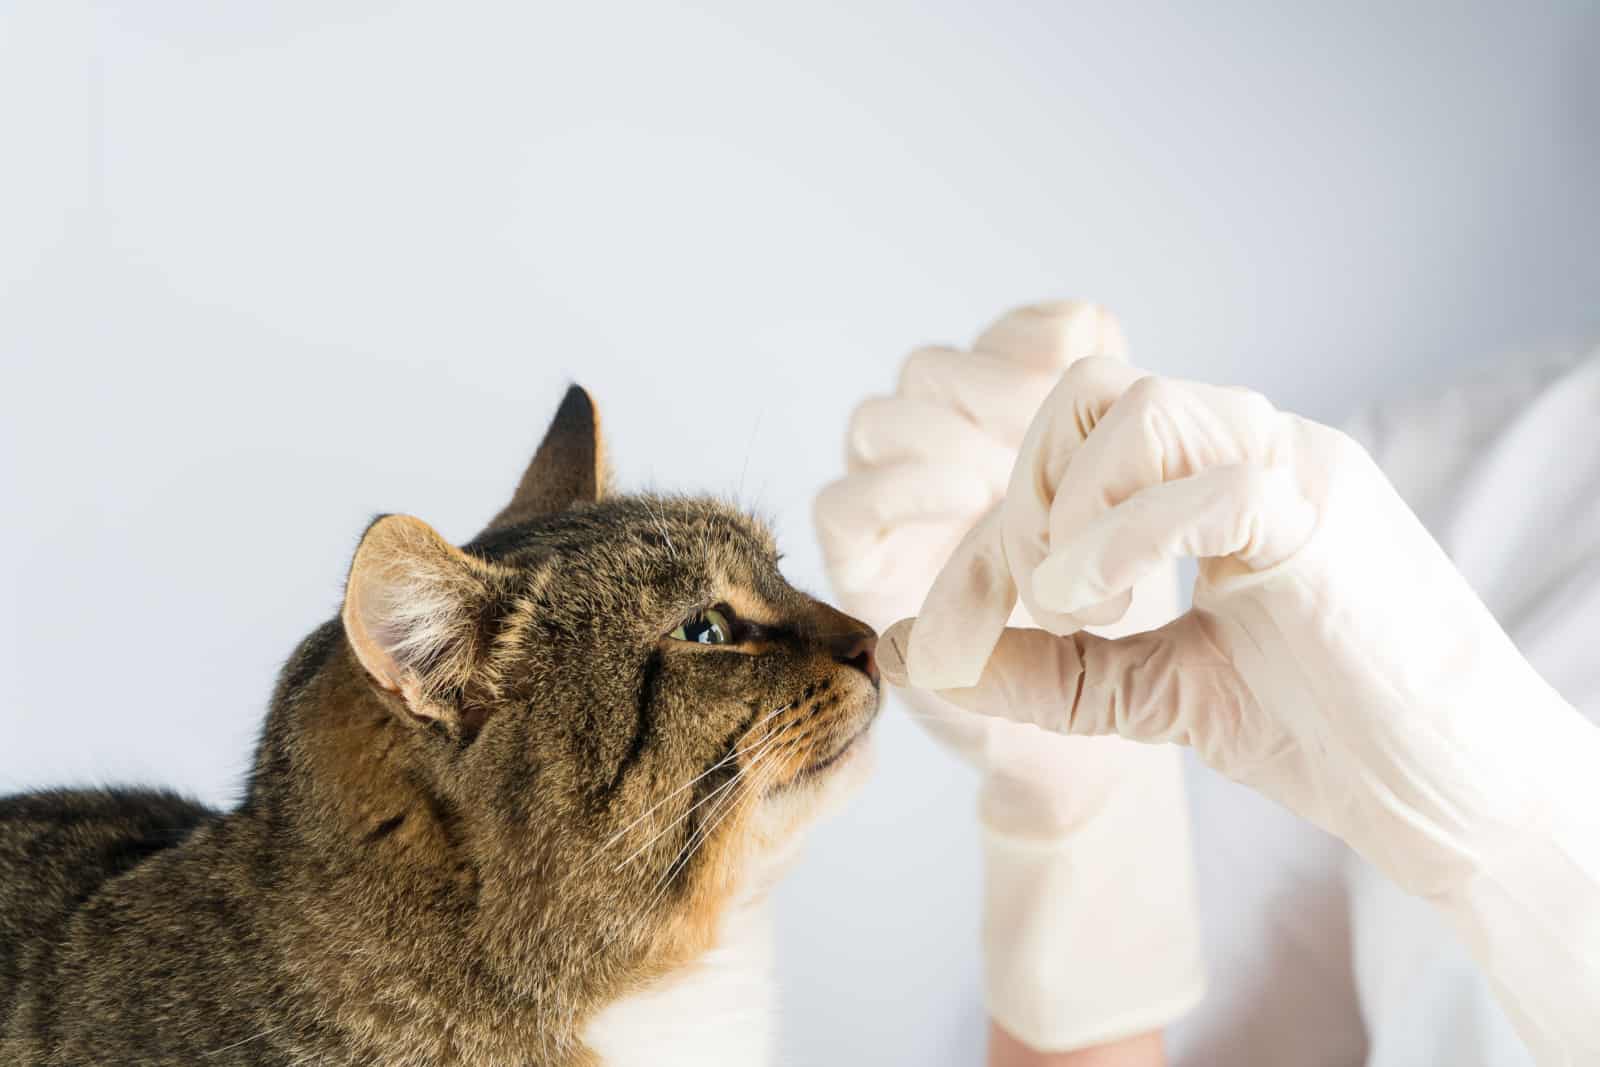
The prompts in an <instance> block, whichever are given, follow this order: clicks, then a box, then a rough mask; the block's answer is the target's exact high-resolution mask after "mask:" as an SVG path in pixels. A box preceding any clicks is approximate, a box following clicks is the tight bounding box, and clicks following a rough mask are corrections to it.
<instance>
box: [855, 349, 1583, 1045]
mask: <svg viewBox="0 0 1600 1067" xmlns="http://www.w3.org/2000/svg"><path fill="white" fill-rule="evenodd" d="M1572 445H1573V447H1582V448H1593V447H1595V442H1594V441H1592V440H1589V441H1579V440H1574V441H1573V442H1572ZM1528 494H1529V506H1530V507H1537V501H1538V486H1537V485H1530V486H1529V487H1528ZM1184 556H1192V557H1197V558H1199V559H1200V561H1201V562H1200V570H1199V579H1198V581H1197V582H1196V586H1195V596H1194V604H1195V606H1194V609H1193V610H1192V611H1191V612H1190V613H1189V614H1187V615H1185V616H1184V617H1183V618H1181V619H1179V620H1177V621H1176V622H1173V623H1171V624H1170V625H1168V626H1166V627H1164V628H1162V629H1161V630H1159V631H1156V632H1154V633H1150V634H1144V635H1139V636H1135V637H1131V638H1125V639H1122V640H1115V641H1107V640H1102V639H1098V638H1095V637H1093V636H1090V635H1087V634H1084V633H1078V632H1075V631H1076V630H1077V628H1078V626H1079V624H1080V623H1081V622H1083V621H1099V622H1103V621H1105V620H1107V619H1111V618H1115V617H1116V615H1117V613H1118V612H1119V611H1120V610H1121V608H1122V606H1123V605H1124V604H1125V603H1126V590H1128V589H1129V588H1130V587H1131V586H1132V585H1133V584H1134V583H1135V582H1136V581H1137V580H1138V578H1139V577H1140V576H1141V575H1143V574H1145V573H1148V572H1149V570H1150V569H1152V568H1154V567H1159V566H1165V565H1167V564H1168V563H1169V562H1170V561H1171V560H1174V559H1176V558H1179V557H1184ZM1019 586H1020V588H1021V591H1022V595H1023V599H1024V600H1025V601H1028V600H1031V601H1032V603H1033V604H1034V605H1036V606H1037V611H1036V613H1035V617H1036V618H1038V619H1039V620H1040V621H1041V623H1042V624H1043V625H1045V626H1046V627H1048V630H1018V629H1012V630H1004V632H1002V631H1003V628H1004V626H1005V621H1006V618H1007V617H1008V616H1009V615H1010V614H1011V610H1012V604H1013V602H1014V600H1015V599H1016V595H1017V589H1018V587H1019ZM1050 631H1053V632H1050ZM1057 635H1065V636H1057ZM907 649H908V651H904V650H907ZM907 661H908V662H909V678H910V680H911V681H912V682H913V683H915V684H916V685H918V686H923V687H927V688H931V689H937V690H942V691H945V692H944V695H945V696H946V697H948V698H950V699H952V700H954V701H957V702H959V703H960V704H962V705H963V706H965V707H970V708H975V709H979V710H983V711H985V712H989V713H992V714H996V715H1002V716H1005V717H1007V718H1013V719H1018V720H1022V721H1027V722H1033V723H1036V724H1038V725H1040V726H1042V727H1044V728H1046V729H1048V730H1051V731H1058V732H1065V733H1073V734H1119V735H1121V736H1123V737H1127V738H1133V739H1136V740H1141V741H1153V742H1160V741H1177V742H1181V743H1183V744H1188V745H1192V746H1193V747H1194V748H1195V750H1196V751H1197V752H1198V754H1199V755H1200V756H1201V758H1202V759H1204V760H1205V761H1206V762H1207V763H1209V764H1210V765H1211V766H1212V767H1214V768H1216V769H1217V770H1219V771H1221V772H1222V773H1223V774H1226V775H1228V776H1229V777H1231V778H1234V779H1236V780H1238V781H1240V782H1243V783H1245V784H1247V785H1250V786H1253V787H1254V788H1256V789H1258V790H1260V791H1261V792H1263V793H1266V794H1267V795H1269V796H1271V797H1273V798H1275V799H1277V800H1278V801H1280V802H1281V803H1283V804H1285V805H1287V806H1288V807H1289V808H1291V809H1292V810H1294V811H1296V812H1298V813H1300V814H1301V815H1303V816H1305V817H1306V818H1308V819H1310V820H1312V821H1313V822H1315V823H1317V824H1318V825H1320V826H1322V827H1323V828H1325V829H1327V830H1329V831H1331V832H1332V833H1334V834H1336V835H1338V836H1340V837H1342V838H1344V839H1345V840H1346V841H1347V842H1349V843H1350V844H1351V845H1352V846H1353V847H1354V848H1355V849H1356V850H1357V851H1359V852H1360V853H1361V854H1362V855H1363V856H1364V857H1365V858H1366V859H1368V860H1369V861H1371V862H1372V863H1373V864H1374V865H1376V866H1377V867H1378V868H1379V869H1381V870H1382V871H1384V872H1385V873H1386V874H1388V875H1389V876H1390V877H1391V878H1393V879H1394V880H1395V881H1396V882H1398V883H1399V884H1400V885H1401V886H1402V887H1403V888H1405V889H1406V890H1408V891H1409V892H1412V893H1414V894H1417V895H1419V896H1422V897H1425V898H1426V899H1428V900H1429V901H1431V902H1432V903H1433V904H1434V905H1435V906H1436V907H1437V908H1439V909H1440V910H1441V912H1442V913H1443V914H1444V915H1445V916H1446V918H1447V919H1448V921H1450V922H1451V923H1452V924H1453V925H1454V926H1455V927H1456V929H1457V930H1458V932H1459V933H1460V935H1461V936H1462V938H1463V940H1464V941H1465V942H1466V944H1467V945H1468V947H1469V949H1470V950H1471V951H1472V953H1473V955H1474V957H1475V958H1476V959H1477V961H1478V963H1479V965H1480V966H1482V967H1483V968H1484V969H1485V971H1486V973H1487V974H1488V975H1489V976H1490V977H1491V980H1492V981H1493V982H1494V983H1495V985H1496V988H1497V992H1498V993H1499V995H1500V996H1501V997H1502V999H1503V1001H1504V1003H1505V1004H1506V1006H1507V1008H1508V1011H1509V1012H1510V1013H1511V1015H1512V1016H1513V1018H1514V1019H1515V1021H1516V1023H1517V1027H1518V1030H1519V1032H1520V1033H1521V1034H1522V1036H1523V1039H1524V1040H1525V1041H1527V1042H1528V1044H1529V1046H1530V1048H1531V1049H1532V1051H1533V1052H1534V1054H1535V1055H1536V1056H1537V1057H1538V1058H1539V1061H1540V1062H1541V1063H1543V1064H1548V1065H1557V1064H1560V1065H1567V1064H1594V1063H1600V1007H1597V1006H1600V785H1597V782H1600V730H1596V729H1595V728H1594V727H1593V726H1591V725H1590V724H1589V723H1588V722H1587V721H1586V720H1584V719H1583V718H1582V717H1581V716H1580V715H1579V714H1578V713H1577V712H1576V711H1575V710H1574V709H1573V708H1571V707H1570V706H1569V705H1568V704H1566V703H1565V702H1564V701H1563V700H1562V699H1561V697H1560V696H1559V695H1557V694H1556V692H1555V691H1554V690H1552V689H1551V688H1550V687H1549V686H1548V685H1546V684H1545V682H1544V681H1543V679H1541V678H1540V677H1539V676H1538V675H1537V674H1536V673H1534V671H1533V670H1532V668H1531V667H1529V666H1528V664H1527V663H1526V661H1525V660H1524V659H1523V658H1522V656H1521V655H1520V654H1518V652H1517V650H1516V648H1515V647H1514V646H1513V645H1512V644H1511V642H1510V640H1509V639H1508V638H1507V637H1506V636H1505V634H1504V633H1503V632H1502V631H1501V629H1500V627H1499V626H1498V625H1497V624H1496V623H1495V621H1494V619H1493V618H1492V617H1491V616H1490V614H1489V612H1488V611H1487V609H1485V608H1484V606H1483V605H1482V604H1481V603H1480V602H1479V600H1478V598H1477V597H1476V596H1475V595H1474V594H1473V592H1472V590H1471V589H1470V588H1468V586H1467V584H1466V582H1465V581H1464V580H1463V579H1462V578H1461V576H1460V575H1459V574H1458V573H1457V572H1456V570H1455V568H1454V567H1453V566H1452V565H1451V564H1450V562H1449V560H1448V559H1447V558H1446V556H1445V555H1444V553H1443V552H1442V551H1441V550H1440V549H1439V547H1438V546H1437V545H1436V544H1435V543H1434V541H1433V539H1432V538H1431V537H1429V535H1428V534H1427V532H1426V531H1425V530H1424V529H1423V527H1422V525H1421V524H1420V523H1419V522H1418V521H1417V519H1416V518H1415V517H1414V516H1413V515H1412V514H1411V512H1410V511H1409V510H1408V509H1407V508H1406V506H1405V505H1404V504H1403V503H1402V502H1401V500H1400V498H1399V497H1398V496H1397V495H1396V493H1395V491H1394V490H1393V488H1392V487H1391V486H1390V485H1389V483H1388V481H1387V480H1386V479H1385V478H1384V476H1383V475H1382V474H1381V473H1380V471H1379V470H1378V468H1377V467H1376V466H1375V465H1374V464H1373V462H1372V461H1371V460H1370V459H1369V458H1368V456H1367V454H1366V453H1365V452H1363V451H1362V450H1361V448H1360V447H1359V446H1357V445H1356V444H1355V443H1354V442H1353V441H1351V440H1350V439H1349V438H1347V437H1345V436H1344V435H1343V434H1340V433H1338V432H1337V431H1334V430H1331V429H1329V428H1327V427H1325V426H1321V425H1318V424H1316V423H1313V422H1309V421H1307V420H1304V419H1301V418H1298V417H1296V416H1293V415H1289V414H1285V413H1282V412H1279V411H1276V410H1274V409H1273V407H1272V406H1271V405H1270V404H1268V403H1267V401H1266V400H1264V399H1263V398H1261V397H1259V396H1256V395H1254V394H1252V393H1249V392H1246V391H1243V390H1236V389H1224V388H1217V387H1213V386H1206V385H1195V384H1188V383H1181V382H1174V381H1171V380H1166V379H1157V378H1141V377H1140V374H1139V372H1137V371H1135V370H1132V369H1131V368H1129V367H1127V366H1126V365H1125V364H1122V363H1118V362H1114V361H1109V360H1094V361H1084V362H1081V363H1079V364H1076V365H1075V366H1074V367H1073V368H1072V369H1071V370H1069V371H1068V372H1067V374H1066V375H1065V376H1064V377H1063V379H1062V381H1061V383H1060V384H1059V385H1058V386H1057V388H1056V389H1055V390H1054V391H1053V392H1052V394H1051V397H1050V399H1049V400H1047V401H1046V403H1045V406H1044V408H1043V409H1042V410H1041V411H1040V412H1039V414H1038V416H1037V418H1036V419H1035V420H1034V423H1033V425H1032V426H1031V427H1030V428H1029V431H1028V436H1027V439H1026V440H1025V442H1024V444H1023V447H1022V453H1021V457H1020V459H1019V462H1018V465H1017V469H1016V472H1015V474H1014V476H1013V478H1012V480H1011V484H1010V486H1009V488H1008V491H1007V500H1006V505H1005V507H1004V509H1003V511H1002V512H1000V513H997V514H996V515H995V516H994V517H993V518H992V519H990V520H989V521H987V522H986V523H985V524H984V525H983V526H982V527H980V528H978V529H976V530H974V531H973V533H972V535H970V536H969V537H968V538H967V539H966V541H964V542H963V545H962V547H961V548H960V549H959V550H958V551H957V553H956V555H955V556H954V557H953V558H952V559H951V561H950V563H949V565H948V566H947V567H946V569H945V570H944V571H943V572H942V573H941V575H940V577H939V580H938V581H937V582H936V583H935V585H934V588H933V589H932V590H931V592H930V593H929V596H928V598H927V601H926V603H925V604H924V606H923V610H922V615H921V617H920V618H919V619H918V620H916V621H915V624H914V626H913V625H912V624H911V622H910V621H909V620H908V621H907V622H906V623H902V624H899V625H897V626H896V627H894V628H892V629H891V630H890V631H889V633H888V634H886V635H885V640H884V641H883V642H882V643H880V665H881V667H882V669H883V672H884V676H885V677H886V678H888V679H890V680H891V681H896V682H904V681H905V680H906V679H907V674H908V671H907Z"/></svg>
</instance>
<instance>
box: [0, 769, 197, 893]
mask: <svg viewBox="0 0 1600 1067" xmlns="http://www.w3.org/2000/svg"><path fill="white" fill-rule="evenodd" d="M217 817H218V814H217V812H215V811H213V810H212V809H210V808H208V807H206V806H205V805H203V804H200V803H198V802H196V801H193V800H189V799H187V798H185V797H182V796H179V795H178V794H176V793H172V792H168V791H166V790H155V789H45V790H40V791H38V792H33V793H19V794H16V795H14V796H8V797H0V902H5V903H16V902H17V901H18V900H19V899H21V898H25V897H36V896H38V895H45V896H54V895H60V894H63V893H71V892H76V893H79V894H81V893H82V892H83V891H84V890H85V889H87V888H89V887H90V886H92V885H93V884H96V883H99V882H103V881H105V880H106V879H107V878H111V877H115V876H116V875H117V874H120V873H122V872H123V871H125V870H127V869H129V868H130V867H133V866H134V865H136V864H137V863H138V862H139V861H140V860H142V859H144V858H146V857H147V856H149V855H150V854H151V853H154V852H159V851H162V850H164V849H167V848H171V847H173V846H174V845H177V844H179V843H181V842H182V841H183V840H184V839H185V838H186V837H188V836H189V834H191V833H192V832H193V831H194V830H195V829H196V828H197V827H199V826H201V825H203V824H205V823H207V822H209V821H211V820H213V819H216V818H217ZM8 910H9V909H8Z"/></svg>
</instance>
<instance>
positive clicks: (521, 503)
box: [484, 385, 606, 533]
mask: <svg viewBox="0 0 1600 1067" xmlns="http://www.w3.org/2000/svg"><path fill="white" fill-rule="evenodd" d="M605 463H606V459H605V443H604V441H603V440H602V439H601V436H600V412H599V409H598V408H596V407H595V403H594V398H593V397H591V396H590V395H589V393H588V390H586V389H584V388H583V387H582V386H578V385H574V386H573V387H572V388H570V389H568V390H567V395H566V396H564V397H562V399H561V406H560V407H559V408H557V409H556V414H555V418H553V419H551V420H550V428H549V429H548V430H546V431H545V434H544V440H543V441H542V442H540V444H539V450H538V451H537V452H535V453H534V456H533V461H532V462H531V463H529V464H528V469H527V470H526V471H524V472H523V474H522V481H520V482H519V483H517V491H516V493H515V494H514V495H513V496H512V498H511V503H509V504H507V505H506V506H505V508H504V509H503V510H501V512H500V514H498V515H496V516H495V517H494V519H493V520H492V521H491V522H490V523H489V525H488V527H487V528H486V529H485V531H484V532H485V533H487V532H488V531H489V530H495V529H499V528H500V527H502V526H511V525H514V524H515V523H519V522H526V521H527V520H529V519H534V518H538V517H539V516H541V515H549V514H552V513H554V512H557V511H564V510H566V509H567V508H570V507H572V506H573V505H574V504H592V503H594V502H595V501H596V500H599V499H600V497H601V496H603V495H604V493H605V483H606V466H605Z"/></svg>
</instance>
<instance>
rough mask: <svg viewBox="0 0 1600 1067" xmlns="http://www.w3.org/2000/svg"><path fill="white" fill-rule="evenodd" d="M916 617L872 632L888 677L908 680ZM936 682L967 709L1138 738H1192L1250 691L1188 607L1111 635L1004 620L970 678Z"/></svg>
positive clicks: (1055, 728)
mask: <svg viewBox="0 0 1600 1067" xmlns="http://www.w3.org/2000/svg"><path fill="white" fill-rule="evenodd" d="M915 625H916V620H915V619H902V620H901V621H900V622H897V623H895V624H894V625H893V626H891V627H889V629H888V630H886V631H884V635H883V638H882V640H880V641H879V642H878V665H879V669H880V670H881V671H882V672H883V677H884V678H885V679H886V680H888V681H889V682H890V683H892V684H894V685H900V686H905V685H914V682H913V681H912V680H911V679H910V678H909V677H908V672H907V669H906V660H907V656H906V653H907V651H908V650H909V648H910V643H911V641H912V640H913V639H914V633H915V629H914V628H915ZM936 692H937V693H938V695H939V696H941V697H943V698H944V699H945V700H948V701H949V702H951V703H952V704H955V705H957V706H959V707H962V708H965V709H967V710H968V711H975V712H978V713H980V714H983V715H990V716H993V717H995V718H1000V719H1009V720H1011V721H1013V722H1026V723H1032V724H1033V725H1035V726H1038V727H1040V728H1042V729H1045V730H1050V731H1052V732H1055V733H1062V734H1076V735H1101V734H1116V735H1119V736H1121V737H1125V738H1128V739H1129V740H1133V741H1142V742H1145V743H1147V744H1160V743H1163V742H1175V743H1178V744H1196V743H1200V742H1202V740H1203V738H1202V737H1200V736H1197V735H1198V734H1203V733H1205V732H1206V719H1207V718H1208V717H1218V718H1220V719H1223V720H1226V719H1228V718H1230V717H1233V718H1235V719H1236V715H1235V714H1234V713H1235V710H1236V708H1237V706H1238V702H1239V701H1240V700H1241V699H1249V698H1248V696H1247V694H1246V693H1245V692H1244V691H1243V690H1242V687H1241V686H1240V685H1239V684H1238V681H1237V677H1236V675H1235V674H1234V671H1233V669H1232V667H1231V665H1230V664H1229V663H1228V662H1227V660H1226V658H1225V657H1224V656H1223V655H1222V653H1221V651H1220V650H1218V649H1217V648H1216V646H1215V645H1214V644H1213V643H1212V642H1211V640H1210V639H1209V637H1208V635H1207V634H1206V632H1205V628H1204V623H1203V620H1202V619H1201V618H1200V617H1199V616H1197V615H1195V614H1194V613H1192V612H1191V613H1190V614H1187V615H1184V616H1182V617H1180V618H1178V619H1176V620H1174V621H1173V622H1171V623H1168V624H1167V625H1166V626H1163V627H1161V628H1160V629H1157V630H1151V631H1148V632H1146V633H1141V634H1134V635H1132V636H1129V637H1121V638H1117V639H1115V640H1112V639H1108V638H1103V637H1096V636H1095V635H1093V634H1090V633H1085V632H1083V631H1079V632H1077V633H1073V634H1068V635H1066V636H1064V637H1061V636H1057V635H1055V634H1052V633H1050V632H1049V631H1047V630H1034V629H1022V628H1018V627H1011V628H1008V629H1007V630H1006V631H1005V632H1004V633H1003V634H1002V635H1001V637H1000V640H999V642H998V643H997V644H996V645H995V649H994V652H993V653H992V654H991V655H990V657H989V659H988V662H987V663H985V664H984V668H983V674H982V676H981V677H980V678H979V679H978V682H977V684H976V685H973V686H970V687H967V688H962V689H940V690H936ZM1219 703H1220V704H1221V705H1222V706H1215V705H1216V704H1219ZM1214 725H1215V724H1214ZM1203 747H1209V746H1203Z"/></svg>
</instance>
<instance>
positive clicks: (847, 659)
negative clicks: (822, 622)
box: [831, 630, 878, 685]
mask: <svg viewBox="0 0 1600 1067" xmlns="http://www.w3.org/2000/svg"><path fill="white" fill-rule="evenodd" d="M831 645H832V648H831V651H832V652H833V661H834V662H835V663H840V664H843V665H844V666H846V667H854V668H855V669H856V670H858V671H860V672H861V673H862V674H864V675H866V676H867V680H868V681H870V682H871V683H872V684H873V685H877V684H878V635H877V634H875V633H873V632H872V631H871V630H868V631H866V632H865V633H863V632H860V631H857V632H855V633H851V634H845V635H843V636H841V637H838V638H835V639H834V640H833V641H832V642H831Z"/></svg>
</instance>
